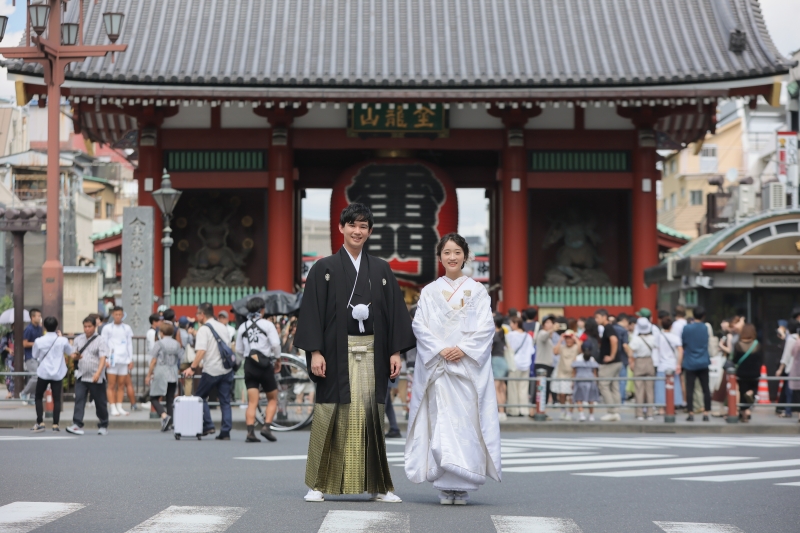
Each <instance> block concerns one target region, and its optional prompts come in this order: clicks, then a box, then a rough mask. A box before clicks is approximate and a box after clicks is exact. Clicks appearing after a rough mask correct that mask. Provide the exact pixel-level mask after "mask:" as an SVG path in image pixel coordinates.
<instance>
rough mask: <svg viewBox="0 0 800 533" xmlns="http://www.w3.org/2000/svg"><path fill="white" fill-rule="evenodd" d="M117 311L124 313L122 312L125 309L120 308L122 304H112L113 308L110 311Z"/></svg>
mask: <svg viewBox="0 0 800 533" xmlns="http://www.w3.org/2000/svg"><path fill="white" fill-rule="evenodd" d="M117 311H120V312H122V313H124V312H125V310H124V309H123V308H122V306H121V305H115V306H114V308H113V309H111V312H112V313H116V312H117Z"/></svg>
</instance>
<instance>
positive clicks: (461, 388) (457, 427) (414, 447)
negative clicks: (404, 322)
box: [405, 276, 501, 491]
mask: <svg viewBox="0 0 800 533" xmlns="http://www.w3.org/2000/svg"><path fill="white" fill-rule="evenodd" d="M413 328H414V335H415V336H416V337H417V361H416V365H415V367H414V384H413V389H412V395H411V405H410V407H409V417H408V436H407V439H406V450H405V470H406V475H407V476H408V479H410V480H411V481H413V482H414V483H422V482H423V481H430V482H433V486H434V487H435V488H437V489H439V490H442V491H475V490H477V489H478V487H479V486H480V485H483V484H484V483H485V482H486V477H487V476H488V477H490V478H492V479H494V480H495V481H500V477H501V466H500V423H499V421H498V418H497V396H496V394H495V390H494V379H493V377H492V364H491V349H492V339H493V338H494V320H493V317H492V310H491V305H490V299H489V294H488V293H487V292H486V288H485V287H484V286H483V285H482V284H480V283H478V282H476V281H475V280H473V279H471V278H469V277H467V276H462V277H461V278H459V279H457V280H451V279H449V278H447V277H441V278H439V279H438V280H436V281H434V282H433V283H430V284H429V285H427V286H426V287H425V288H424V289H422V294H421V295H420V299H419V302H418V304H417V313H416V315H415V317H414V322H413ZM453 346H458V347H459V348H460V349H461V351H463V352H464V353H465V354H466V356H465V357H463V358H461V359H460V360H459V361H457V362H454V363H453V362H448V361H446V360H445V359H444V358H443V357H441V356H440V355H439V352H441V351H442V350H443V349H445V348H449V347H453Z"/></svg>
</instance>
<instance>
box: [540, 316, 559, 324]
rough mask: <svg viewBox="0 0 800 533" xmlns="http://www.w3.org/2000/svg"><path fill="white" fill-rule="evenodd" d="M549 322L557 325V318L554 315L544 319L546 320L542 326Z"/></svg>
mask: <svg viewBox="0 0 800 533" xmlns="http://www.w3.org/2000/svg"><path fill="white" fill-rule="evenodd" d="M547 322H552V323H553V325H555V324H556V317H555V316H553V315H547V316H546V317H544V320H542V326H544V325H545V324H547Z"/></svg>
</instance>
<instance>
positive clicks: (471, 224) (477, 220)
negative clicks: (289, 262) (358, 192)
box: [0, 0, 800, 236]
mask: <svg viewBox="0 0 800 533" xmlns="http://www.w3.org/2000/svg"><path fill="white" fill-rule="evenodd" d="M24 6H25V2H24V0H19V1H18V2H17V7H16V8H14V7H12V6H11V0H0V14H2V15H7V16H9V21H8V27H7V29H6V35H5V38H4V39H3V45H6V46H13V45H15V44H17V43H19V40H20V39H21V38H22V30H23V28H24V25H25V8H24ZM761 11H762V12H763V14H764V19H765V20H766V23H767V28H768V29H769V32H770V35H771V36H772V40H773V42H774V43H775V46H777V48H778V50H780V51H781V53H783V54H784V55H786V56H789V55H791V53H792V52H794V51H796V50H798V49H800V30H799V29H798V28H800V0H761ZM14 94H15V92H14V84H13V82H10V81H8V80H7V79H6V69H4V68H0V96H6V97H13V96H14ZM458 199H459V210H458V211H459V217H458V224H459V231H460V232H462V233H463V234H465V235H481V236H482V235H484V234H485V231H486V226H487V224H488V214H487V205H488V204H487V201H486V200H485V199H484V198H483V191H482V190H470V189H460V190H459V191H458ZM329 202H330V190H316V189H315V190H309V191H308V193H307V198H306V199H305V200H304V201H303V213H304V216H307V217H309V218H318V219H323V220H327V219H328V213H329V211H330V203H329Z"/></svg>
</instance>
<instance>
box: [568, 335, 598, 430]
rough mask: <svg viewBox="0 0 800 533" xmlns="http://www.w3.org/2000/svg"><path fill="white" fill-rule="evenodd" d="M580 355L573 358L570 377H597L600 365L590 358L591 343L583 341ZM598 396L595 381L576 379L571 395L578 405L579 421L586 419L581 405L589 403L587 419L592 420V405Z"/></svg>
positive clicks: (595, 402)
mask: <svg viewBox="0 0 800 533" xmlns="http://www.w3.org/2000/svg"><path fill="white" fill-rule="evenodd" d="M581 352H582V356H580V357H578V358H576V359H575V362H574V363H572V377H573V378H577V379H579V380H580V379H585V378H592V377H595V378H596V377H597V369H598V368H600V365H598V364H597V361H595V360H594V359H593V358H592V344H591V343H589V342H584V343H583V344H582V345H581ZM599 398H600V392H599V391H598V389H597V382H596V381H576V382H575V390H574V392H573V395H572V399H573V401H574V402H575V403H576V404H577V405H578V417H579V418H578V419H579V420H580V421H581V422H584V421H586V415H585V414H584V413H583V405H584V404H587V405H589V421H590V422H594V406H595V405H596V404H597V400H598V399H599Z"/></svg>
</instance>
